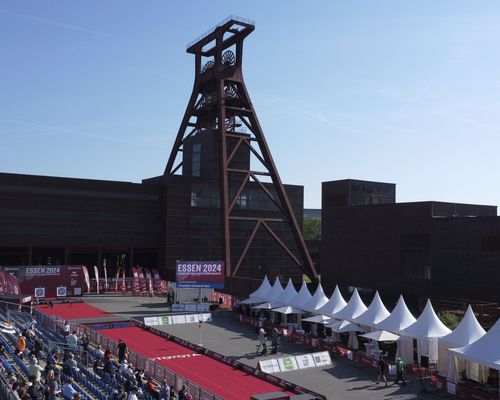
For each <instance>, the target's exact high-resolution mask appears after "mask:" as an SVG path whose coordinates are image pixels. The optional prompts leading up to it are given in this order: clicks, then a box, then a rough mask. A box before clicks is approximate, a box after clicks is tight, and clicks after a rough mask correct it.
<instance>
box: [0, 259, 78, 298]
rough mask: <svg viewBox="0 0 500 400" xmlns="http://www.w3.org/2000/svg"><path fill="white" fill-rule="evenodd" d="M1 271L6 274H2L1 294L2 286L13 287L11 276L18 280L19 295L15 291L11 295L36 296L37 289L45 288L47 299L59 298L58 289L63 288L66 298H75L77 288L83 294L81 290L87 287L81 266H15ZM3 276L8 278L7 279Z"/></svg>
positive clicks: (0, 278)
mask: <svg viewBox="0 0 500 400" xmlns="http://www.w3.org/2000/svg"><path fill="white" fill-rule="evenodd" d="M0 271H1V272H5V273H6V274H0V292H1V291H2V290H5V289H2V286H4V287H7V288H10V286H13V284H14V281H11V278H9V276H11V275H12V277H15V279H17V282H18V286H17V288H18V289H19V290H18V293H15V290H14V293H9V294H21V293H26V294H35V289H36V288H45V297H57V288H58V287H61V286H63V287H66V296H75V288H79V289H80V291H79V293H80V294H81V288H82V287H84V285H85V278H84V272H83V267H82V266H81V265H30V266H13V267H0ZM2 276H6V277H5V279H4V278H2ZM5 282H7V283H5ZM9 285H10V286H9ZM11 289H12V288H11ZM14 289H15V288H14ZM39 297H40V296H39Z"/></svg>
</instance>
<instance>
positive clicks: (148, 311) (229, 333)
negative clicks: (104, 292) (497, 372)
mask: <svg viewBox="0 0 500 400" xmlns="http://www.w3.org/2000/svg"><path fill="white" fill-rule="evenodd" d="M85 301H86V302H87V303H89V304H92V305H95V306H96V307H99V308H102V309H104V310H106V311H108V312H112V313H114V314H116V315H119V316H123V317H128V318H133V319H136V320H138V321H140V322H143V317H144V316H156V315H165V314H166V313H167V312H169V311H170V309H169V308H168V307H167V306H166V304H165V300H164V299H158V298H144V297H86V298H85ZM212 316H213V321H212V322H211V323H206V324H203V326H202V328H201V329H199V328H198V324H179V325H168V326H158V327H157V328H158V329H159V330H162V331H164V332H168V333H170V334H173V335H175V336H178V337H181V338H183V339H186V340H188V341H190V342H193V343H196V344H198V343H200V341H201V343H202V344H203V346H205V347H206V348H207V349H210V350H213V351H215V352H217V353H220V354H223V355H227V356H232V357H233V358H234V359H237V360H239V361H241V362H243V363H246V364H248V365H251V366H253V367H255V366H256V365H257V363H258V362H259V360H261V359H267V358H273V357H270V356H267V357H261V356H259V355H257V354H256V344H257V334H256V333H255V329H254V328H253V327H250V326H248V325H246V324H243V323H241V322H240V321H238V320H237V319H236V318H235V317H234V315H233V314H232V313H231V312H227V311H222V312H221V311H216V312H213V313H212ZM282 351H283V354H291V355H298V354H305V353H309V352H311V350H310V349H308V348H307V347H306V346H305V345H303V344H297V343H294V342H290V341H284V342H283V345H282ZM276 375H277V376H279V377H280V378H283V379H286V380H288V381H290V382H293V383H295V384H298V385H300V386H304V387H306V388H309V389H311V390H314V391H315V392H318V393H321V394H323V395H325V396H326V397H327V398H328V399H338V400H354V399H361V400H382V399H404V400H407V399H408V400H409V399H429V400H430V399H437V398H447V397H448V396H446V395H442V394H437V393H432V392H429V391H428V390H430V383H429V381H421V380H419V379H412V377H408V379H407V385H406V386H400V385H394V384H393V383H392V382H391V381H390V382H389V385H388V386H387V387H386V386H385V385H384V384H383V383H381V384H378V385H377V384H376V378H377V377H376V374H375V372H374V371H373V370H371V369H366V368H363V367H361V366H360V365H358V364H355V363H353V362H350V361H348V360H344V359H338V358H333V359H332V365H331V366H327V367H323V368H311V369H306V370H299V371H292V372H285V373H279V374H276ZM425 389H427V390H425Z"/></svg>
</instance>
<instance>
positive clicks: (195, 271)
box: [175, 260, 224, 289]
mask: <svg viewBox="0 0 500 400" xmlns="http://www.w3.org/2000/svg"><path fill="white" fill-rule="evenodd" d="M175 271H176V287H178V288H201V289H203V288H212V289H222V288H224V263H223V262H222V261H179V260H178V261H177V262H176V268H175Z"/></svg>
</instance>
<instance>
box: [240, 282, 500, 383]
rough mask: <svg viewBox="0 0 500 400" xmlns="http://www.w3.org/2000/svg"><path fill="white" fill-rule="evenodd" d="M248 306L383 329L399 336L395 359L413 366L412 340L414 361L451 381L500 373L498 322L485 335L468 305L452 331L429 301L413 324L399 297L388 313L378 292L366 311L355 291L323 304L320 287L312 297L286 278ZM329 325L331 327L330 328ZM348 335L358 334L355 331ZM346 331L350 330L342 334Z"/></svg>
mask: <svg viewBox="0 0 500 400" xmlns="http://www.w3.org/2000/svg"><path fill="white" fill-rule="evenodd" d="M242 303H243V304H252V305H255V304H257V306H255V307H253V308H256V309H264V310H271V311H274V312H278V313H281V314H304V313H312V314H314V316H313V317H312V318H308V319H305V320H309V321H312V322H318V323H326V326H328V327H331V326H332V325H331V323H333V322H336V323H337V324H338V323H339V321H335V320H340V321H343V322H344V323H345V321H347V322H349V323H351V324H359V325H361V326H362V327H363V328H361V329H359V330H363V331H365V332H367V331H372V330H384V331H388V332H392V333H395V334H397V335H399V336H400V339H399V340H398V356H400V357H401V358H403V359H404V360H405V361H413V344H412V339H413V338H415V339H417V349H418V353H419V356H420V355H421V354H426V355H428V356H429V359H430V361H432V362H436V361H439V371H440V372H444V373H446V374H447V376H448V378H449V379H451V380H453V381H456V380H457V377H458V373H459V372H458V371H462V370H464V369H466V370H467V372H468V376H469V377H472V378H476V379H475V380H478V381H485V379H486V376H485V375H486V373H487V368H492V369H496V370H500V319H499V320H498V321H497V322H496V324H495V325H494V326H493V327H492V328H491V329H490V330H489V331H488V333H486V332H485V330H484V329H483V328H482V327H481V325H480V324H479V323H478V321H477V319H476V317H475V315H474V313H473V311H472V308H471V307H470V306H469V307H468V309H467V311H466V313H465V315H464V318H463V320H462V321H461V322H460V324H459V325H458V326H457V327H456V328H455V330H453V332H452V331H451V330H450V329H449V328H447V327H446V326H445V325H444V324H443V323H442V322H441V320H440V319H439V317H438V316H437V315H436V313H435V311H434V309H433V307H432V304H431V301H430V299H429V300H428V301H427V304H426V306H425V308H424V310H423V311H422V313H421V315H420V316H419V318H418V319H416V318H415V317H414V316H413V315H412V314H411V312H410V310H409V309H408V307H407V306H406V303H405V301H404V299H403V296H400V297H399V300H398V302H397V304H396V306H395V307H394V309H393V311H392V312H389V311H388V310H387V308H386V307H385V306H384V304H383V302H382V300H381V298H380V296H379V294H378V292H376V293H375V296H374V298H373V300H372V302H371V304H370V305H369V306H368V307H367V306H366V305H365V304H364V303H363V301H362V300H361V298H360V296H359V294H358V291H357V290H356V289H355V290H354V292H353V294H352V296H351V298H350V300H349V301H348V302H346V301H345V299H344V298H343V297H342V294H341V293H340V290H339V288H338V286H336V287H335V290H334V292H333V294H332V296H331V297H330V299H328V298H327V297H326V295H325V293H324V292H323V288H322V286H321V284H319V285H318V287H317V289H316V291H315V293H314V294H313V295H311V293H310V291H309V289H308V287H307V285H306V284H305V283H303V284H302V287H301V288H300V290H299V292H297V291H296V289H295V287H294V285H293V283H292V280H291V279H289V281H288V284H287V285H286V287H285V288H283V286H282V285H281V282H280V281H279V279H278V278H276V281H275V283H274V285H272V286H271V284H270V282H269V280H268V278H267V276H266V277H264V280H263V281H262V283H261V285H260V286H259V288H258V289H257V290H256V291H255V292H253V293H251V294H250V296H249V298H248V299H246V300H244V301H243V302H242ZM329 324H330V325H329ZM350 329H351V330H358V329H356V327H354V328H350ZM346 330H349V329H346Z"/></svg>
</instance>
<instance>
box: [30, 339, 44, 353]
mask: <svg viewBox="0 0 500 400" xmlns="http://www.w3.org/2000/svg"><path fill="white" fill-rule="evenodd" d="M42 349H43V345H42V342H41V341H40V339H38V338H37V337H35V338H34V339H33V348H32V350H31V352H30V354H29V355H30V356H35V357H36V358H39V357H40V352H41V351H42Z"/></svg>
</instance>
